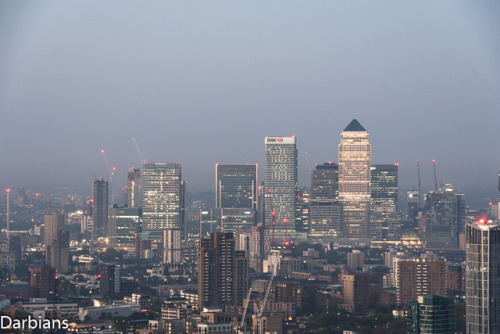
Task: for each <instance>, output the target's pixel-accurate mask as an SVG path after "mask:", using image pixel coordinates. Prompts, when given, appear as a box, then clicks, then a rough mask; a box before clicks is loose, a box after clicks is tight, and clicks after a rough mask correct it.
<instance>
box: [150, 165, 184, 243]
mask: <svg viewBox="0 0 500 334" xmlns="http://www.w3.org/2000/svg"><path fill="white" fill-rule="evenodd" d="M141 189H142V217H143V228H142V230H143V232H151V233H150V236H151V239H153V240H156V241H160V240H162V237H163V230H164V229H170V228H176V229H181V230H182V231H184V220H183V201H184V194H183V190H184V187H183V184H182V179H181V164H180V163H149V164H144V165H143V167H142V188H141Z"/></svg>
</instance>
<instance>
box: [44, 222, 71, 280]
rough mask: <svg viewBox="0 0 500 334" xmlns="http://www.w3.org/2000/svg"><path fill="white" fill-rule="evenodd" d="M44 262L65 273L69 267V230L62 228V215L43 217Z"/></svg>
mask: <svg viewBox="0 0 500 334" xmlns="http://www.w3.org/2000/svg"><path fill="white" fill-rule="evenodd" d="M44 243H45V263H46V264H47V265H49V266H52V267H54V268H55V269H56V271H57V272H58V273H65V272H67V271H68V269H69V232H68V231H65V230H64V215H62V214H59V213H55V214H53V215H45V217H44Z"/></svg>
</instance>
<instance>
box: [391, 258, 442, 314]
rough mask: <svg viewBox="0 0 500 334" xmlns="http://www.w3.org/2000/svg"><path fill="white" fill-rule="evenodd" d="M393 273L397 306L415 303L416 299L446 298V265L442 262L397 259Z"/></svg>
mask: <svg viewBox="0 0 500 334" xmlns="http://www.w3.org/2000/svg"><path fill="white" fill-rule="evenodd" d="M395 266H396V268H395V271H394V274H395V276H396V277H395V281H396V299H397V304H398V305H406V304H407V303H409V302H416V301H417V300H418V297H421V296H427V295H437V296H442V297H446V263H445V261H442V260H428V259H397V261H396V264H395Z"/></svg>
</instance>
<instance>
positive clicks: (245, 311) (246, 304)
mask: <svg viewBox="0 0 500 334" xmlns="http://www.w3.org/2000/svg"><path fill="white" fill-rule="evenodd" d="M251 293H252V288H250V289H248V293H247V299H246V300H245V309H244V311H243V315H242V316H241V324H240V328H239V329H238V333H240V334H245V325H246V322H245V317H246V316H247V311H248V304H249V302H250V294H251Z"/></svg>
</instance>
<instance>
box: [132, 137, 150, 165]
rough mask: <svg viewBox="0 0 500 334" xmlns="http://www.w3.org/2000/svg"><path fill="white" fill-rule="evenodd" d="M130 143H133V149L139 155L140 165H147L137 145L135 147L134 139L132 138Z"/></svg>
mask: <svg viewBox="0 0 500 334" xmlns="http://www.w3.org/2000/svg"><path fill="white" fill-rule="evenodd" d="M132 141H133V142H134V146H135V149H136V150H137V154H139V158H140V159H141V165H144V164H146V163H148V162H147V161H146V160H145V159H144V157H143V156H142V153H141V150H140V149H139V145H137V142H136V141H135V138H132Z"/></svg>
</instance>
